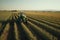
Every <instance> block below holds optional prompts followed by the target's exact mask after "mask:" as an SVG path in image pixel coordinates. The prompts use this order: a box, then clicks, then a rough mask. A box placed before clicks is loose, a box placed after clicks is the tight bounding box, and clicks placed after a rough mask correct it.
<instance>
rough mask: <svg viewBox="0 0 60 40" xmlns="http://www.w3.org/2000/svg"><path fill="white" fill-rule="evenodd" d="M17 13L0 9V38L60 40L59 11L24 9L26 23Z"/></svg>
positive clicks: (0, 39) (8, 39)
mask: <svg viewBox="0 0 60 40" xmlns="http://www.w3.org/2000/svg"><path fill="white" fill-rule="evenodd" d="M18 13H19V11H17V12H11V11H0V40H60V12H59V11H57V12H54V11H49V12H47V11H24V13H25V15H26V16H27V23H25V22H23V21H22V22H21V21H20V20H19V14H18Z"/></svg>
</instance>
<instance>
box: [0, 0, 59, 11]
mask: <svg viewBox="0 0 60 40" xmlns="http://www.w3.org/2000/svg"><path fill="white" fill-rule="evenodd" d="M0 10H57V11H60V0H0Z"/></svg>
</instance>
